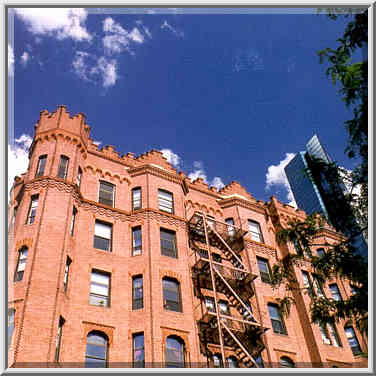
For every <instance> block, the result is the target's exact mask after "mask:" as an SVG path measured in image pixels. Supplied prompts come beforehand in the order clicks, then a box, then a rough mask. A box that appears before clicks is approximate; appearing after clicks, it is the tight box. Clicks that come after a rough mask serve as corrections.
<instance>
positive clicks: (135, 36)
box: [129, 27, 145, 43]
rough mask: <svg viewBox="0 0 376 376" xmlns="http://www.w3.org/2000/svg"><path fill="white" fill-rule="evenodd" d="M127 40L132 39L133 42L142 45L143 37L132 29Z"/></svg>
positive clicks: (135, 29)
mask: <svg viewBox="0 0 376 376" xmlns="http://www.w3.org/2000/svg"><path fill="white" fill-rule="evenodd" d="M129 38H130V39H132V40H133V41H134V42H137V43H143V42H144V39H145V38H144V36H143V35H142V34H141V33H140V31H139V30H138V29H137V27H134V28H133V30H132V31H131V32H130V33H129Z"/></svg>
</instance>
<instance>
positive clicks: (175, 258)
mask: <svg viewBox="0 0 376 376" xmlns="http://www.w3.org/2000/svg"><path fill="white" fill-rule="evenodd" d="M161 256H163V257H168V258H169V259H173V260H178V259H179V258H178V257H174V256H167V255H164V254H163V253H161Z"/></svg>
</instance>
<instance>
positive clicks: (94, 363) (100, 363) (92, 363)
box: [85, 358, 106, 368]
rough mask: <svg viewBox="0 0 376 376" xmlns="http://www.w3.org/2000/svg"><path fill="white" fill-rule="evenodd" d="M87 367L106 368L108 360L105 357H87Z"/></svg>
mask: <svg viewBox="0 0 376 376" xmlns="http://www.w3.org/2000/svg"><path fill="white" fill-rule="evenodd" d="M85 367H86V368H106V361H105V360H103V359H94V358H86V359H85Z"/></svg>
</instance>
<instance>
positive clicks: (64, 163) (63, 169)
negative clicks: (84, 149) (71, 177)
mask: <svg viewBox="0 0 376 376" xmlns="http://www.w3.org/2000/svg"><path fill="white" fill-rule="evenodd" d="M68 164H69V158H68V157H66V156H65V155H61V156H60V162H59V168H58V170H57V176H58V177H59V178H61V179H65V178H66V177H67V172H68Z"/></svg>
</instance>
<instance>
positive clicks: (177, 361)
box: [166, 337, 185, 367]
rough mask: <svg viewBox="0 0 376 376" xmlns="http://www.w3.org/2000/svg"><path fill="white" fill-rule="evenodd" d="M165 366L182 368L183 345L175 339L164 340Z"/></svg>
mask: <svg viewBox="0 0 376 376" xmlns="http://www.w3.org/2000/svg"><path fill="white" fill-rule="evenodd" d="M166 366H167V367H184V366H185V365H184V344H183V343H182V342H181V341H179V340H178V339H176V338H173V337H168V338H167V340H166Z"/></svg>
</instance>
